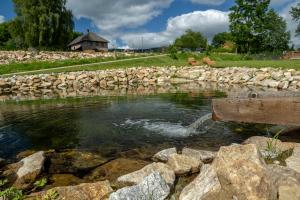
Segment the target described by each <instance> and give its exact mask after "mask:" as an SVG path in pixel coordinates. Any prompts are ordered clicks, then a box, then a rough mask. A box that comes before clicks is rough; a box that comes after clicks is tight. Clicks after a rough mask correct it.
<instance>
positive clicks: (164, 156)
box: [152, 147, 177, 162]
mask: <svg viewBox="0 0 300 200" xmlns="http://www.w3.org/2000/svg"><path fill="white" fill-rule="evenodd" d="M172 154H177V150H176V148H175V147H173V148H169V149H164V150H162V151H160V152H158V153H156V154H155V155H154V156H153V158H152V159H153V160H154V161H162V162H167V161H168V159H169V157H170V156H171V155H172Z"/></svg>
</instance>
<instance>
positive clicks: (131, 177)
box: [117, 163, 175, 186]
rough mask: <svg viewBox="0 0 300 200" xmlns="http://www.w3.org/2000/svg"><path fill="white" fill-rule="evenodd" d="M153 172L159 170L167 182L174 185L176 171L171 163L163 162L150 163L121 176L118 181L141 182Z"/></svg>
mask: <svg viewBox="0 0 300 200" xmlns="http://www.w3.org/2000/svg"><path fill="white" fill-rule="evenodd" d="M153 172H159V173H160V174H161V176H162V177H163V178H164V179H165V181H166V182H167V184H168V185H169V186H173V184H174V181H175V174H174V171H173V170H172V168H171V167H170V166H169V165H166V164H163V163H152V164H149V165H147V166H145V167H144V168H142V169H140V170H138V171H135V172H132V173H130V174H126V175H123V176H121V177H119V178H118V179H117V181H118V182H119V183H122V184H139V183H140V182H142V181H143V179H144V178H145V177H147V176H149V175H150V174H152V173H153Z"/></svg>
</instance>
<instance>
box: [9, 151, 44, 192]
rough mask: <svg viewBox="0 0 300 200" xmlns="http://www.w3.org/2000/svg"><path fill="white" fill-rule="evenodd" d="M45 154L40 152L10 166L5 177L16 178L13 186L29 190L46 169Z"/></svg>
mask: <svg viewBox="0 0 300 200" xmlns="http://www.w3.org/2000/svg"><path fill="white" fill-rule="evenodd" d="M44 154H45V153H44V152H43V151H39V152H37V153H34V154H32V155H31V156H28V157H26V158H23V159H22V160H21V161H20V162H18V163H14V164H11V165H9V166H8V169H7V170H6V171H5V172H4V173H3V174H4V176H7V177H10V178H9V179H13V178H11V177H16V179H15V180H14V184H13V186H14V187H16V188H18V189H27V188H28V187H29V186H30V185H31V184H32V183H34V181H35V180H36V178H37V177H38V175H40V173H41V172H42V169H43V167H44V162H45V155H44Z"/></svg>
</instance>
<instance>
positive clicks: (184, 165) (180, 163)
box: [167, 154, 202, 175]
mask: <svg viewBox="0 0 300 200" xmlns="http://www.w3.org/2000/svg"><path fill="white" fill-rule="evenodd" d="M167 165H169V166H170V167H171V168H172V169H173V171H174V172H175V174H176V175H184V174H187V173H196V172H199V171H200V167H201V165H202V162H201V160H199V159H196V158H193V157H188V156H185V155H180V154H172V155H171V156H170V157H169V160H168V162H167Z"/></svg>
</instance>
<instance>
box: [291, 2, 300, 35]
mask: <svg viewBox="0 0 300 200" xmlns="http://www.w3.org/2000/svg"><path fill="white" fill-rule="evenodd" d="M291 15H292V17H293V19H294V20H295V21H296V22H298V23H299V24H298V27H297V29H296V34H297V36H300V3H299V4H298V5H297V6H295V7H292V10H291Z"/></svg>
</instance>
